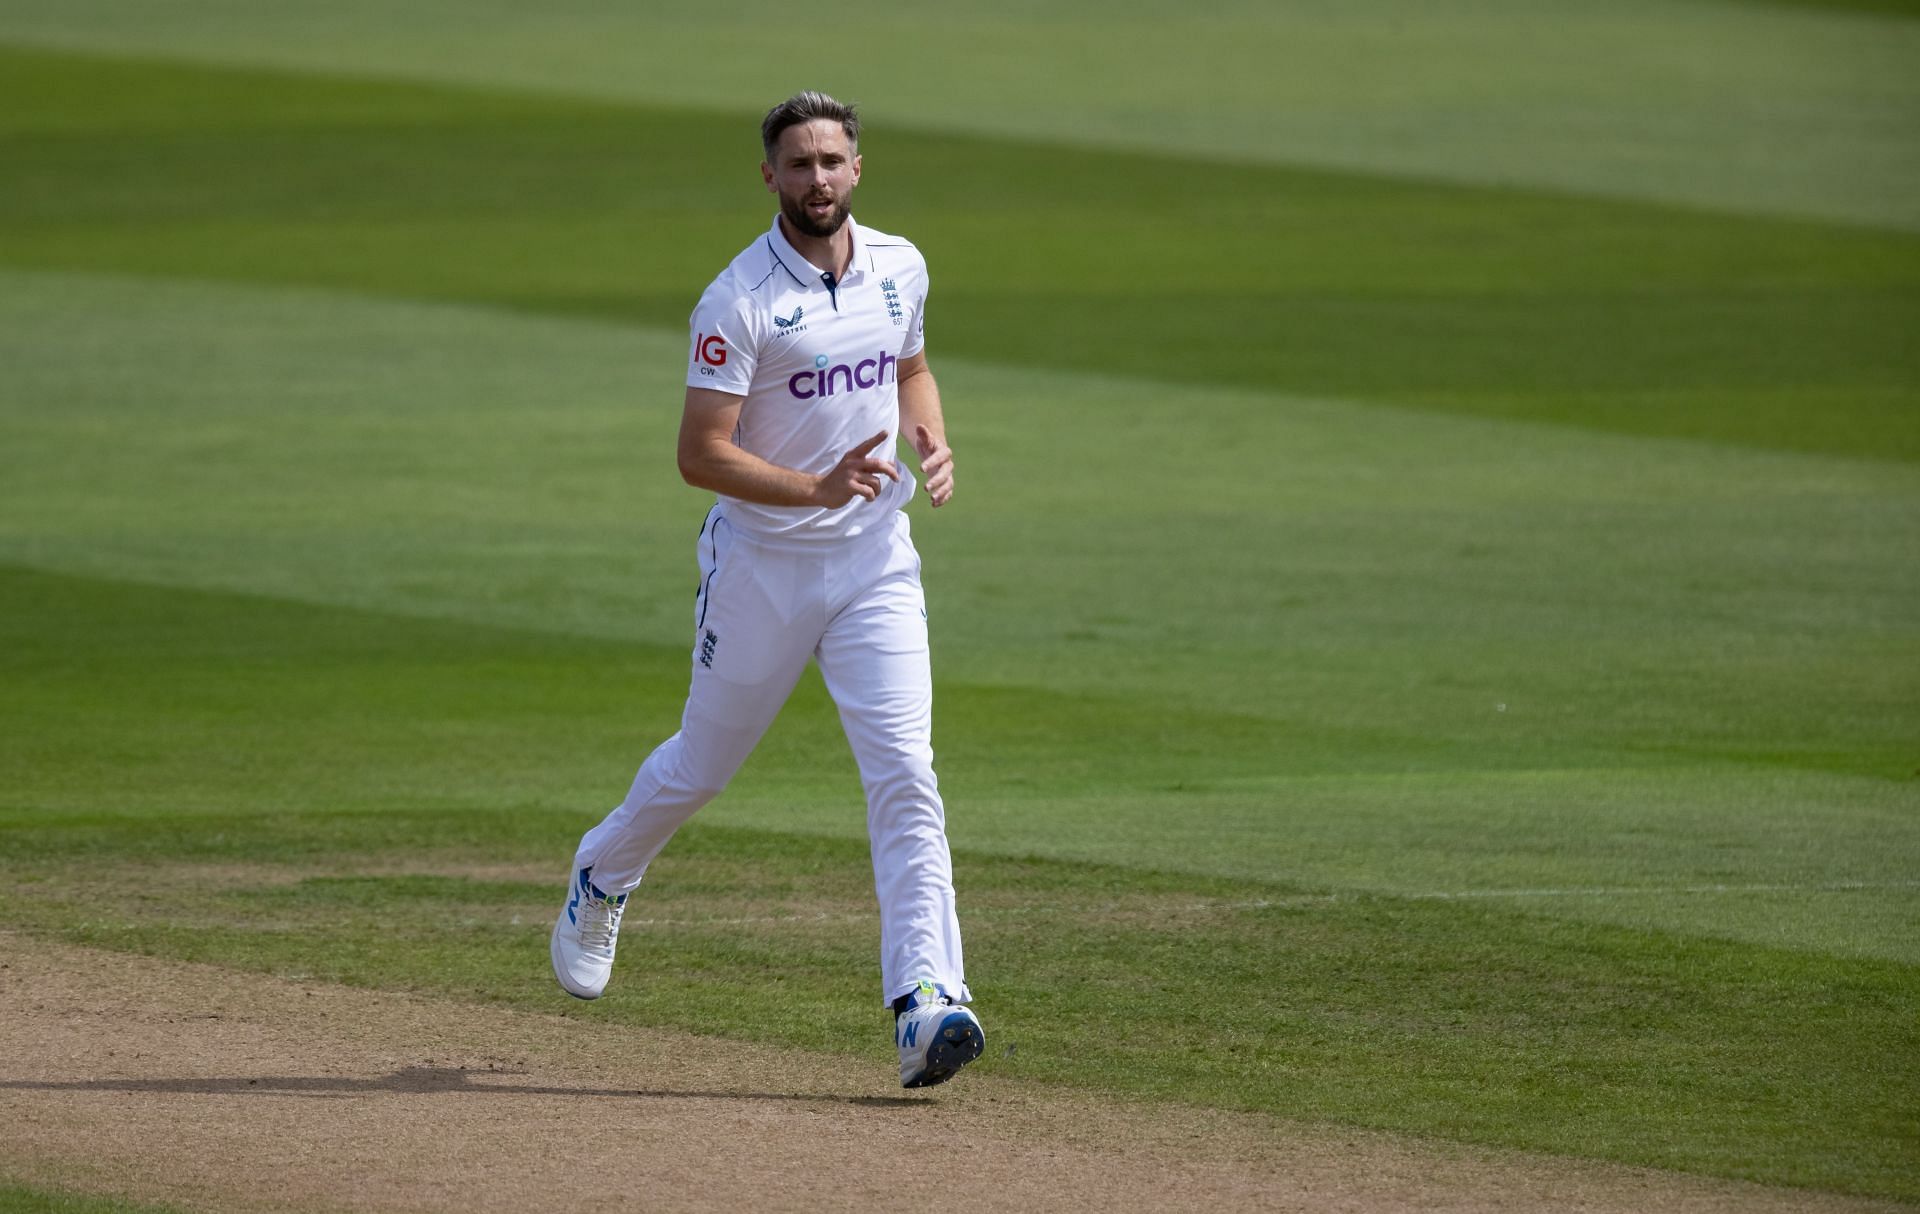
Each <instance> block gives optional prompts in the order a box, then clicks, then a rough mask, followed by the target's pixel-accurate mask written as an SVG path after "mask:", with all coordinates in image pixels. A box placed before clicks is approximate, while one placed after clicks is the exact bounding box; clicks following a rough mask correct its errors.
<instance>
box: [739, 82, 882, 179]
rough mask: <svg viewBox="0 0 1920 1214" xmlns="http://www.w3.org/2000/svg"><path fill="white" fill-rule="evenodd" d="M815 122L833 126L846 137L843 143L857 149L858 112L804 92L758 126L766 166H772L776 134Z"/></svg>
mask: <svg viewBox="0 0 1920 1214" xmlns="http://www.w3.org/2000/svg"><path fill="white" fill-rule="evenodd" d="M816 118H825V119H826V120H828V121H829V122H837V123H839V124H840V129H841V130H843V131H845V132H846V133H847V143H848V144H850V145H851V146H852V147H854V148H855V149H856V150H857V149H858V148H859V146H860V112H859V111H858V110H856V109H855V108H854V107H853V106H850V105H846V104H844V103H842V102H839V101H835V100H834V99H833V98H831V97H829V96H827V95H826V94H825V93H822V92H819V91H817V90H814V89H808V90H807V91H806V92H804V93H795V94H794V95H793V96H791V97H789V98H787V99H786V100H785V101H782V102H781V103H780V104H779V105H776V106H774V107H773V108H772V109H770V110H768V111H767V116H766V117H765V118H763V119H762V120H761V122H760V146H761V147H762V148H764V149H766V153H767V163H768V164H772V163H773V148H774V145H775V144H777V143H779V142H780V132H782V131H784V130H786V129H787V128H788V127H790V126H799V125H800V124H801V123H803V122H812V121H813V120H814V119H816Z"/></svg>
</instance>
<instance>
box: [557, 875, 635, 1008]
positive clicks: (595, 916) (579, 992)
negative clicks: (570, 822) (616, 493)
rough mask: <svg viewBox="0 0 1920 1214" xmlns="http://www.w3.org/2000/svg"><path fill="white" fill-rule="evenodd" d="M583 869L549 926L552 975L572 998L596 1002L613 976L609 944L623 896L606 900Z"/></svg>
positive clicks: (624, 904) (617, 927) (617, 934)
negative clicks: (551, 930) (550, 931)
mask: <svg viewBox="0 0 1920 1214" xmlns="http://www.w3.org/2000/svg"><path fill="white" fill-rule="evenodd" d="M592 872H593V870H592V869H591V868H583V869H581V870H580V873H579V875H578V876H577V877H575V878H574V880H573V889H572V890H571V891H569V894H568V897H567V904H566V905H565V906H563V907H561V908H560V918H559V919H558V920H557V921H555V923H554V925H553V948H552V952H553V976H554V977H556V978H558V979H559V980H560V985H561V987H562V988H564V989H565V990H566V992H567V994H569V995H572V996H573V997H574V998H575V999H598V998H599V997H600V992H602V991H604V990H606V989H607V979H608V978H609V977H611V976H612V974H613V945H614V942H615V941H616V940H618V939H619V937H620V916H621V914H623V913H624V912H625V911H626V909H627V896H626V895H625V894H620V895H618V896H616V897H608V896H607V895H606V893H605V892H604V891H602V890H601V889H600V887H599V886H597V885H595V884H594V883H593V881H592V879H591V877H590V874H591V873H592Z"/></svg>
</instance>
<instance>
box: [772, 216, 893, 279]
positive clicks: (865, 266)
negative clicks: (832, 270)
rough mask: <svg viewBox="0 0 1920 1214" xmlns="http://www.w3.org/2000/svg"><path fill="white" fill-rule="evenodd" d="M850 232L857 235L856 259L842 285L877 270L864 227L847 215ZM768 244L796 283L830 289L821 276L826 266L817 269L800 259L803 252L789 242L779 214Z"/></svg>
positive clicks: (855, 244) (855, 236)
mask: <svg viewBox="0 0 1920 1214" xmlns="http://www.w3.org/2000/svg"><path fill="white" fill-rule="evenodd" d="M847 230H848V231H850V232H852V233H853V256H852V257H850V258H848V259H847V272H846V273H845V274H844V275H842V276H841V277H840V278H839V279H838V280H837V281H839V282H845V281H847V279H849V278H852V277H853V276H854V275H855V274H860V273H863V272H865V271H867V270H870V269H872V268H873V267H872V265H871V261H872V257H871V255H870V254H869V253H868V252H867V241H866V238H865V237H864V236H862V235H861V234H860V225H859V224H857V223H855V222H854V221H853V216H851V215H849V216H847ZM767 244H768V246H769V247H771V248H772V250H773V257H774V260H775V261H778V262H779V263H780V264H781V265H782V266H783V267H785V269H786V271H787V273H788V274H790V275H792V276H793V280H794V281H795V282H797V283H800V284H802V285H803V286H805V287H806V288H807V289H808V290H820V291H824V290H826V289H827V284H826V283H824V282H822V281H820V275H821V273H822V272H823V271H824V270H825V268H826V267H824V266H816V265H814V264H813V263H812V262H810V261H808V260H807V259H806V258H804V257H802V256H800V250H798V249H796V248H794V247H793V242H792V241H790V240H788V239H787V234H786V233H785V232H783V231H781V230H780V216H778V215H775V216H774V217H773V230H772V231H771V232H769V233H768V235H767Z"/></svg>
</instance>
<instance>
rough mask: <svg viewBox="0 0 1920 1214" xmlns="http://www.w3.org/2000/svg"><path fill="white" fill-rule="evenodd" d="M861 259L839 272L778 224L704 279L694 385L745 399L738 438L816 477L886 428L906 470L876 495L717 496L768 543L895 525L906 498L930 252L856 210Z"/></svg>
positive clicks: (884, 452) (730, 517)
mask: <svg viewBox="0 0 1920 1214" xmlns="http://www.w3.org/2000/svg"><path fill="white" fill-rule="evenodd" d="M847 227H848V228H849V229H851V230H852V232H853V259H852V261H851V262H850V263H849V264H848V266H847V272H846V275H845V277H843V278H840V279H838V280H832V279H831V276H830V275H828V274H827V272H826V271H824V270H823V269H822V268H821V267H819V266H815V265H812V264H809V263H808V261H807V259H806V258H804V257H802V256H800V254H799V253H798V252H796V251H795V250H794V247H793V245H792V244H791V243H790V242H789V241H788V240H787V238H786V237H785V236H784V235H783V234H782V233H781V231H780V221H779V218H778V217H777V216H776V217H775V219H774V222H773V227H772V230H770V231H769V232H768V233H767V234H766V235H764V236H762V237H761V238H760V239H758V240H756V241H754V242H753V243H752V244H751V245H748V246H747V248H746V249H745V250H743V251H742V252H741V253H740V255H739V256H738V257H736V258H734V259H733V264H731V265H729V266H728V267H727V268H726V269H725V270H724V271H722V272H721V274H720V276H719V277H718V278H716V279H714V280H713V283H712V284H711V285H710V286H708V287H707V290H706V293H705V294H703V295H702V296H701V297H700V304H699V306H698V307H696V308H695V309H694V310H693V320H692V325H691V327H692V330H693V343H692V348H691V350H690V352H689V354H688V356H687V386H688V387H693V388H712V389H715V390H717V391H721V392H730V393H733V394H734V395H736V396H743V397H745V398H746V399H745V401H744V402H743V403H742V404H741V406H740V424H739V425H738V426H736V427H735V429H734V432H733V441H734V443H735V444H736V445H737V446H739V447H740V448H741V449H742V450H744V451H747V452H750V453H752V454H754V455H757V456H759V457H760V458H761V459H764V460H766V461H767V462H768V463H772V464H779V465H781V466H783V467H787V468H793V469H796V470H798V471H801V472H808V473H813V474H815V475H818V474H820V473H823V472H826V471H828V470H829V469H831V468H832V467H833V466H834V465H835V464H837V463H839V462H840V457H841V456H842V455H845V454H846V453H847V451H849V450H850V449H852V448H853V447H856V446H858V445H859V444H860V443H861V442H863V441H865V440H866V439H869V438H871V437H873V436H874V435H875V434H878V433H879V432H881V431H882V430H884V431H886V432H887V438H886V440H885V441H884V442H882V443H881V445H880V446H878V447H876V448H874V452H873V454H874V455H875V456H877V457H879V458H881V459H887V458H893V459H894V461H895V466H896V467H897V468H898V469H899V472H900V479H899V480H898V481H882V482H881V489H880V496H879V497H877V498H876V499H874V500H873V501H871V502H869V501H865V500H863V499H861V498H858V497H856V498H854V499H853V500H852V501H850V502H848V503H847V504H846V505H844V506H841V507H840V508H838V509H836V510H825V509H821V508H819V507H816V506H762V505H760V504H758V503H755V502H747V501H741V500H740V499H738V498H733V497H728V496H726V495H725V494H721V495H720V512H721V514H722V515H723V516H724V517H725V518H726V519H727V521H728V522H730V523H731V524H733V526H735V527H738V528H740V529H741V530H743V531H746V532H747V533H748V534H749V535H751V536H752V537H753V538H755V539H757V540H760V541H763V542H773V543H785V544H813V543H828V542H832V541H834V540H837V539H842V538H846V537H849V536H854V535H860V534H864V533H867V532H871V531H873V530H875V529H876V528H880V527H885V526H891V524H892V520H893V512H894V511H896V510H898V509H900V508H901V507H902V506H905V505H906V504H907V501H908V500H909V499H910V498H912V496H913V491H914V485H915V482H914V478H913V475H912V474H911V473H910V472H909V471H908V470H907V468H906V466H905V465H904V464H902V463H900V462H899V459H898V457H897V454H896V449H895V446H894V443H895V440H896V439H897V438H898V437H899V436H898V435H897V434H896V433H895V431H896V430H897V429H898V427H899V424H900V398H899V388H898V384H899V377H900V360H901V359H903V358H910V357H912V356H913V355H915V354H918V353H919V352H920V350H921V349H922V347H923V346H924V345H925V339H924V336H923V333H924V329H925V325H926V318H925V309H926V300H927V263H926V259H925V258H923V257H921V256H920V250H918V249H916V248H914V247H913V245H912V243H911V242H909V241H907V240H904V239H902V238H901V237H898V236H889V235H887V234H886V233H885V232H876V231H874V230H873V229H872V228H863V227H861V226H860V225H859V224H857V223H855V222H854V221H853V219H852V217H848V219H847Z"/></svg>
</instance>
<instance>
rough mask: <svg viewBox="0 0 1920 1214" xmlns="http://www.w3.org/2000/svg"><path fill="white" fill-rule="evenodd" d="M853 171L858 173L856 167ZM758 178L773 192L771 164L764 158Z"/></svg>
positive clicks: (768, 191) (769, 191) (768, 190)
mask: <svg viewBox="0 0 1920 1214" xmlns="http://www.w3.org/2000/svg"><path fill="white" fill-rule="evenodd" d="M855 159H856V160H858V157H855ZM854 172H855V173H856V174H858V173H859V170H858V169H857V168H856V169H855V170H854ZM760 180H762V181H764V182H766V183H767V193H769V194H771V193H773V192H774V186H773V166H772V165H770V164H768V163H767V162H766V161H764V160H762V161H761V162H760Z"/></svg>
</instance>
